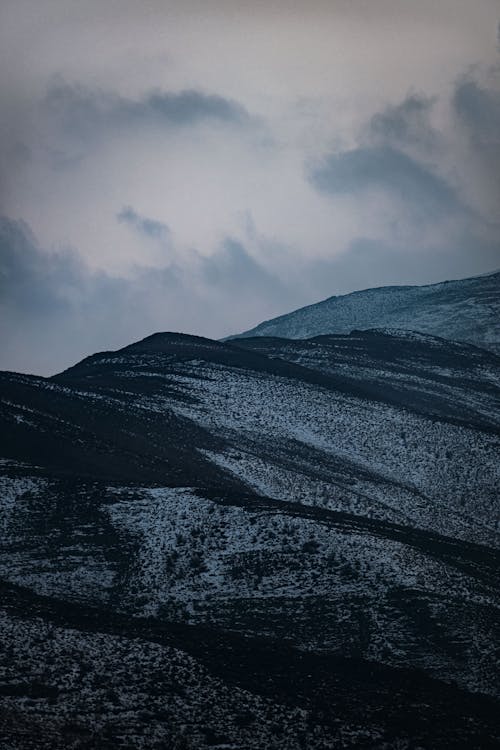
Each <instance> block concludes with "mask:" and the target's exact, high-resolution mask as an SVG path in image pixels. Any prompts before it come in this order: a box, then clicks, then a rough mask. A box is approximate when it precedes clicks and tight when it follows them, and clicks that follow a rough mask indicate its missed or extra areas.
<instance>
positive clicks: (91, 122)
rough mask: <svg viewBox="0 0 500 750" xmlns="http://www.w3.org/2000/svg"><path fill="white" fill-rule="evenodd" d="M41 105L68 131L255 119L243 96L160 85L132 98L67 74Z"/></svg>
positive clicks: (84, 135) (93, 133)
mask: <svg viewBox="0 0 500 750" xmlns="http://www.w3.org/2000/svg"><path fill="white" fill-rule="evenodd" d="M42 107H43V110H44V111H45V112H46V114H48V115H49V117H50V118H51V119H52V120H53V121H56V122H57V123H58V124H59V125H60V126H61V127H62V128H63V129H64V131H65V132H66V133H68V134H70V135H72V136H79V137H81V138H90V137H92V136H96V135H98V134H100V133H103V132H104V131H106V130H108V131H109V130H113V131H116V130H117V129H118V130H119V129H123V128H129V127H136V126H138V125H145V124H146V125H147V124H149V125H157V126H160V127H168V128H184V127H190V126H195V125H197V124H199V123H201V122H210V121H211V122H216V123H222V124H228V125H235V126H243V125H248V124H249V123H250V122H251V121H252V118H251V117H250V115H249V113H248V112H247V111H246V109H245V108H244V107H243V106H242V105H241V104H239V103H238V102H236V101H233V100H232V99H227V98H225V97H223V96H219V95H217V94H207V93H204V92H202V91H198V90H195V89H184V90H181V91H174V92H170V91H160V90H155V91H151V92H148V93H146V94H145V95H144V96H142V97H141V98H137V99H132V98H125V97H122V96H119V95H118V94H115V93H112V92H109V91H103V90H95V89H90V88H87V87H85V86H81V85H76V84H75V85H71V84H69V83H67V82H65V81H64V80H62V79H58V80H56V82H54V83H53V84H52V85H51V86H50V87H49V89H48V91H47V94H46V96H45V99H44V101H43V105H42Z"/></svg>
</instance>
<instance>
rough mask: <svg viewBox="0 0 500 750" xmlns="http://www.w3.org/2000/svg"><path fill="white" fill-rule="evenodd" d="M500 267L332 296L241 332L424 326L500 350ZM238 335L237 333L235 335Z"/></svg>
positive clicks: (285, 334)
mask: <svg viewBox="0 0 500 750" xmlns="http://www.w3.org/2000/svg"><path fill="white" fill-rule="evenodd" d="M499 320H500V272H496V273H492V274H488V275H486V276H477V277H474V278H470V279H461V280H459V281H445V282H442V283H440V284H432V285H429V286H387V287H380V288H378V289H366V290H364V291H360V292H353V293H352V294H346V295H343V296H339V297H329V298H328V299H326V300H323V301H322V302H318V303H317V304H314V305H309V306H308V307H302V308H300V309H299V310H295V311H294V312H291V313H288V314H287V315H281V316H280V317H278V318H274V319H273V320H267V321H265V322H264V323H261V324H260V325H258V326H256V327H255V328H252V329H251V330H249V331H246V332H245V333H241V334H238V336H237V338H240V337H252V336H278V337H282V338H289V339H302V338H310V337H312V336H321V335H324V334H328V333H349V332H350V331H353V330H356V329H361V330H364V329H370V328H388V329H400V330H412V331H420V332H422V333H428V334H431V335H434V336H441V337H443V338H448V339H451V340H454V341H461V342H465V343H471V344H475V345H476V346H482V347H485V348H486V349H490V350H492V351H496V352H499V351H500V325H499ZM233 338H235V337H233Z"/></svg>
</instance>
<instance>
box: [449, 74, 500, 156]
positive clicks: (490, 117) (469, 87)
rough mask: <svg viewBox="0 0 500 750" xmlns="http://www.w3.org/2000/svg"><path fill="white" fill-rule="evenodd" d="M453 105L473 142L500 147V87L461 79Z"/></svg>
mask: <svg viewBox="0 0 500 750" xmlns="http://www.w3.org/2000/svg"><path fill="white" fill-rule="evenodd" d="M453 106H454V109H455V112H456V114H457V117H458V118H459V120H460V122H461V123H462V124H463V125H464V127H465V128H467V130H468V132H469V134H470V136H471V138H472V140H473V142H474V143H475V144H477V145H479V146H481V147H483V148H488V149H489V148H494V149H500V89H493V88H487V87H485V86H481V85H480V84H479V83H478V82H477V81H474V80H472V79H469V80H463V81H461V82H460V83H459V84H458V85H457V87H456V89H455V92H454V96H453Z"/></svg>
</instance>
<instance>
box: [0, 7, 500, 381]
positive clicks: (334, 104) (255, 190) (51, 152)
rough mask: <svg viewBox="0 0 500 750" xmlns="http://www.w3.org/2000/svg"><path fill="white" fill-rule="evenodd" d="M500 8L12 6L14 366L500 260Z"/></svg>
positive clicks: (7, 28)
mask: <svg viewBox="0 0 500 750" xmlns="http://www.w3.org/2000/svg"><path fill="white" fill-rule="evenodd" d="M499 21H500V6H499V3H498V0H474V1H473V2H472V1H471V0H418V1H417V0H414V1H413V0H329V1H328V2H327V1H326V0H324V1H323V0H308V1H307V2H306V1H305V0H303V1H302V2H298V1H297V2H292V1H291V0H288V1H285V0H277V1H275V2H272V0H266V1H265V2H264V0H262V1H260V0H252V2H237V1H233V2H230V1H229V0H200V1H199V2H195V1H194V0H177V1H176V2H168V1H167V0H161V1H160V0H150V1H149V2H148V0H142V1H141V2H137V0H134V2H129V0H119V1H114V0H99V1H94V0H85V2H82V1H81V0H2V3H1V9H0V92H1V94H0V96H1V101H0V169H1V185H0V191H1V192H0V215H1V217H2V218H0V295H1V296H0V316H1V317H0V337H1V340H0V367H1V368H3V369H16V370H21V371H29V372H35V373H41V374H51V373H53V372H56V371H57V370H60V369H62V368H64V367H66V366H69V365H70V364H72V363H73V362H74V361H76V360H78V359H80V358H81V357H82V356H84V355H86V354H89V353H92V352H94V351H96V350H101V349H113V348H117V347H119V346H123V345H125V344H127V343H129V342H130V341H132V340H135V339H137V338H140V337H142V336H145V335H148V334H149V333H152V332H154V331H158V330H177V331H185V332H188V333H197V334H201V335H206V336H211V337H214V338H215V337H222V336H224V335H226V334H229V333H234V332H237V331H239V330H243V329H246V328H249V327H251V326H253V325H255V324H257V323H258V322H260V321H262V320H263V319H266V318H270V317H274V316H275V315H278V314H281V313H283V312H287V311H289V310H292V309H294V308H296V307H299V306H301V305H304V304H308V303H311V302H316V301H318V300H320V299H322V298H324V297H327V296H330V295H332V294H338V293H345V292H349V291H353V290H355V289H360V288H366V287H370V286H379V285H385V284H393V283H417V284H420V283H428V282H433V281H440V280H443V279H446V278H458V277H461V276H468V275H474V274H479V273H483V272H487V271H492V270H495V269H497V268H498V267H499V266H500V211H499V206H500V140H499V139H500V39H499V31H498V30H499Z"/></svg>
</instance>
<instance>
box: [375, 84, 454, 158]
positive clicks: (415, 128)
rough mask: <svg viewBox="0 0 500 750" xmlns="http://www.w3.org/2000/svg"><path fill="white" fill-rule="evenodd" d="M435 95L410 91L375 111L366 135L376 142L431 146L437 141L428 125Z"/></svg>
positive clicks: (430, 125) (433, 131) (434, 130)
mask: <svg viewBox="0 0 500 750" xmlns="http://www.w3.org/2000/svg"><path fill="white" fill-rule="evenodd" d="M435 101H436V100H435V98H433V97H427V96H425V95H423V94H415V93H413V94H409V95H408V96H407V97H406V98H405V99H404V100H403V101H402V102H400V103H399V104H396V105H390V106H388V107H386V108H385V109H384V110H383V111H382V112H377V113H375V114H374V115H373V117H372V118H371V119H370V122H369V124H368V136H369V137H370V138H372V139H373V140H375V141H376V142H382V143H388V144H391V145H393V146H394V145H395V144H399V145H402V146H405V145H406V146H410V147H413V146H419V147H426V148H429V147H432V146H434V145H435V144H436V143H437V141H438V140H439V136H438V133H437V131H436V129H435V128H434V127H433V126H432V124H431V114H432V110H433V107H434V104H435Z"/></svg>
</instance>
